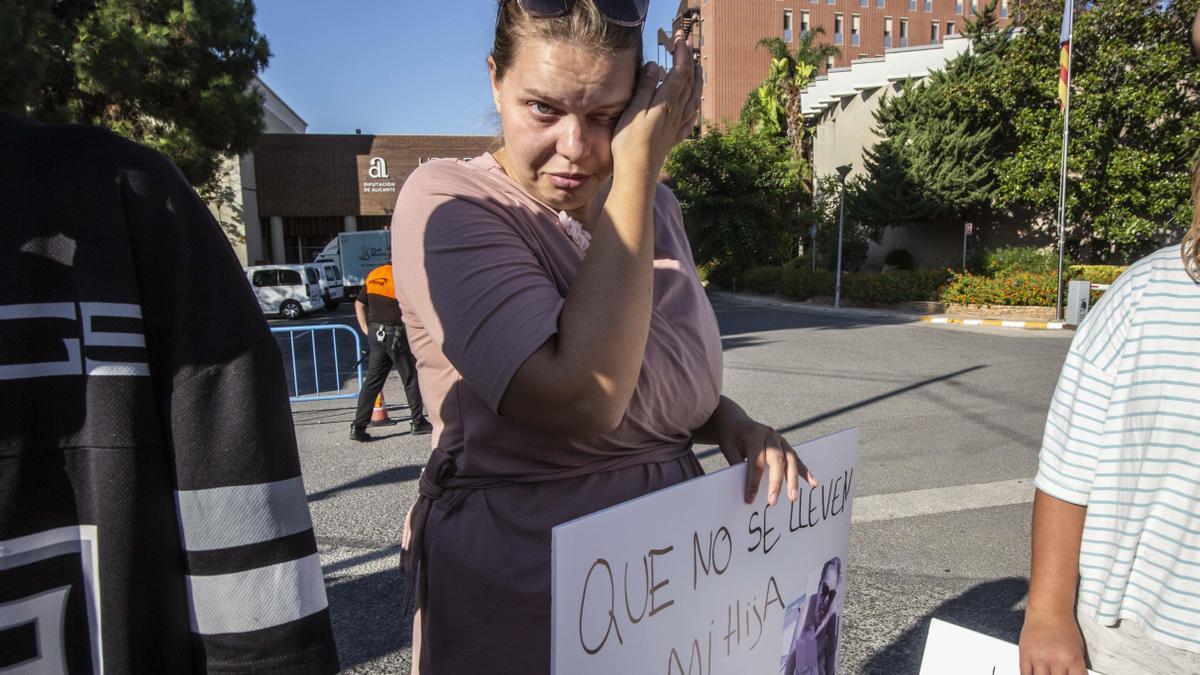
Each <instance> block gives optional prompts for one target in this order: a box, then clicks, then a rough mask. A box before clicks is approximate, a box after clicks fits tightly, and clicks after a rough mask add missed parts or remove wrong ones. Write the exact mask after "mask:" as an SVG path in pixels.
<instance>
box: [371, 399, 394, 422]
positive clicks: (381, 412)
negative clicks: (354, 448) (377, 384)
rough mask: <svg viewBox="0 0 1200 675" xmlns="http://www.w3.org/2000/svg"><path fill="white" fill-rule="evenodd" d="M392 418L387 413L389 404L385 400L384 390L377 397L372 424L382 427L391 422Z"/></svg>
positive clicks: (372, 413) (372, 412) (372, 414)
mask: <svg viewBox="0 0 1200 675" xmlns="http://www.w3.org/2000/svg"><path fill="white" fill-rule="evenodd" d="M391 423H392V420H391V418H390V417H388V414H387V405H386V404H384V402H383V392H379V395H378V396H376V397H375V409H374V410H372V411H371V426H373V427H380V426H383V425H385V424H391Z"/></svg>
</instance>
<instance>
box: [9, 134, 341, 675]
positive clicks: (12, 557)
mask: <svg viewBox="0 0 1200 675" xmlns="http://www.w3.org/2000/svg"><path fill="white" fill-rule="evenodd" d="M0 219H3V221H4V223H3V226H2V227H0V269H2V270H3V273H2V274H0V670H3V669H5V668H8V667H12V666H16V665H18V664H24V665H26V666H29V667H34V668H37V669H39V672H70V673H99V672H105V673H126V672H137V673H168V672H170V673H182V672H214V673H217V672H249V671H254V672H280V673H284V672H286V673H292V672H294V673H328V672H333V671H336V670H337V668H338V662H337V655H336V652H335V648H334V644H333V635H332V629H331V626H330V619H329V612H328V607H327V603H326V597H325V587H324V583H323V578H322V574H321V566H320V562H319V559H318V556H317V546H316V540H315V538H314V535H313V531H312V524H311V521H310V517H309V512H308V504H307V502H306V499H305V492H304V485H303V482H302V480H301V477H300V462H299V458H298V454H297V448H296V440H295V434H294V431H293V428H292V420H291V412H290V409H289V407H288V401H287V390H286V385H285V382H284V376H283V371H282V362H281V359H280V354H279V350H278V348H277V347H276V346H275V343H274V341H273V340H272V337H271V334H270V332H269V331H268V330H267V326H266V323H265V321H264V320H263V317H262V313H261V312H260V310H259V308H258V304H257V302H256V301H255V299H254V296H253V294H252V292H251V290H250V288H249V286H248V284H247V283H246V279H245V277H244V275H243V273H242V270H241V268H240V266H239V264H238V262H237V259H236V257H235V256H234V254H233V252H232V250H231V247H230V245H229V243H228V242H227V240H226V238H225V235H224V233H223V232H222V230H221V229H220V227H219V226H218V225H217V223H216V222H215V221H214V220H213V218H212V216H211V215H210V214H209V212H208V209H207V208H206V207H205V206H204V204H203V203H201V201H200V200H199V199H198V198H197V196H196V194H195V193H194V192H193V191H192V189H191V188H190V187H189V186H188V184H187V182H186V181H185V179H184V178H183V176H182V175H181V174H180V173H179V171H178V170H177V169H176V168H175V167H174V166H173V165H172V164H171V163H170V162H169V161H167V160H166V159H165V158H163V157H162V156H161V155H159V154H157V153H155V152H152V151H150V150H147V149H146V148H143V147H141V146H138V145H136V144H133V143H130V142H128V141H125V140H122V139H120V138H118V137H117V136H115V135H113V134H111V133H109V132H107V131H103V130H99V129H94V128H88V127H80V126H55V125H39V124H34V123H31V122H28V121H26V120H23V119H21V118H16V117H12V116H7V115H2V114H0Z"/></svg>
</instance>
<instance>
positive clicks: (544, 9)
mask: <svg viewBox="0 0 1200 675" xmlns="http://www.w3.org/2000/svg"><path fill="white" fill-rule="evenodd" d="M592 1H593V2H595V3H596V9H598V10H600V15H601V16H603V17H604V18H605V19H606V20H607V21H608V22H609V23H615V24H617V25H618V26H640V25H642V24H643V23H645V21H646V7H647V6H648V5H649V4H650V0H592ZM517 4H518V5H520V6H521V9H523V10H525V13H526V14H528V15H529V16H534V17H537V18H539V19H545V18H550V17H555V16H562V15H564V14H566V13H567V12H570V11H571V8H572V7H574V6H575V0H517Z"/></svg>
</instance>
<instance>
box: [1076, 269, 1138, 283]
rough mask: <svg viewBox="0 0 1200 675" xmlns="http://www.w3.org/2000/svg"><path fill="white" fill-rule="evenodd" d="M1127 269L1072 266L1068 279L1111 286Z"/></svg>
mask: <svg viewBox="0 0 1200 675" xmlns="http://www.w3.org/2000/svg"><path fill="white" fill-rule="evenodd" d="M1127 269H1129V268H1128V267H1126V266H1122V265H1072V266H1071V268H1070V272H1069V273H1068V274H1067V278H1068V279H1087V280H1088V281H1090V282H1092V283H1093V284H1111V283H1112V282H1114V281H1116V280H1117V277H1119V276H1121V274H1122V273H1123V272H1124V271H1125V270H1127Z"/></svg>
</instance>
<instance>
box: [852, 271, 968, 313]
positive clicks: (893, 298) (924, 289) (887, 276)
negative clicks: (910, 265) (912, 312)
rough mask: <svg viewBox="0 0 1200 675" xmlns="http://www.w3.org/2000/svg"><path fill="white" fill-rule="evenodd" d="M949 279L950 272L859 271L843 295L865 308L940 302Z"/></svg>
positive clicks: (854, 274)
mask: <svg viewBox="0 0 1200 675" xmlns="http://www.w3.org/2000/svg"><path fill="white" fill-rule="evenodd" d="M949 279H950V273H949V272H948V271H946V270H914V271H908V272H904V271H897V272H884V273H882V274H881V273H879V272H856V273H853V274H847V275H846V277H845V279H843V280H842V295H843V296H845V297H846V298H847V299H848V300H852V301H854V302H856V303H859V304H863V305H891V304H895V303H897V302H929V301H934V300H937V299H938V297H939V294H940V291H941V287H942V286H943V285H944V284H945V283H946V282H947V281H948V280H949Z"/></svg>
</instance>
